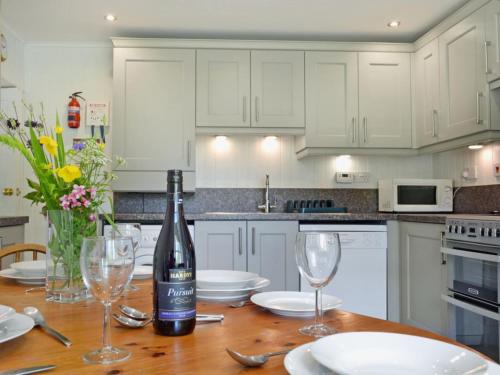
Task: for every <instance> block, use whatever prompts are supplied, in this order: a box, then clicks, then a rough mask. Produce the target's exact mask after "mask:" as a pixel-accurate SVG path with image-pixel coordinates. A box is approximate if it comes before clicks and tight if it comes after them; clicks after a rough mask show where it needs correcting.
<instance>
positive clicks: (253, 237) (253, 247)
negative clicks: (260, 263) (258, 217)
mask: <svg viewBox="0 0 500 375" xmlns="http://www.w3.org/2000/svg"><path fill="white" fill-rule="evenodd" d="M252 255H255V227H252Z"/></svg>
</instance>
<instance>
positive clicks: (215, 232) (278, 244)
mask: <svg viewBox="0 0 500 375" xmlns="http://www.w3.org/2000/svg"><path fill="white" fill-rule="evenodd" d="M298 228H299V225H298V222H296V221H248V222H247V221H196V222H195V236H194V237H195V250H196V264H197V269H224V270H241V271H245V270H246V271H249V272H255V273H258V274H259V275H260V276H262V277H265V278H268V279H269V280H271V285H270V286H269V287H268V288H267V289H266V290H296V291H298V290H299V272H298V269H297V266H296V263H295V254H294V246H295V237H296V235H297V232H298Z"/></svg>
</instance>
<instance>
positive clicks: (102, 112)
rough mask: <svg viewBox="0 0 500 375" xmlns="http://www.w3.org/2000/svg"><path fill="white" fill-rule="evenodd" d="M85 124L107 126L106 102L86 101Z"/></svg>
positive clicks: (107, 109)
mask: <svg viewBox="0 0 500 375" xmlns="http://www.w3.org/2000/svg"><path fill="white" fill-rule="evenodd" d="M87 126H109V105H108V103H106V102H91V101H88V102H87Z"/></svg>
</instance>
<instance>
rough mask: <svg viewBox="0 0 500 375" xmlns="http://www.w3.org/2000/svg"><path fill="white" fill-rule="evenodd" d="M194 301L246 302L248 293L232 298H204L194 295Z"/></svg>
mask: <svg viewBox="0 0 500 375" xmlns="http://www.w3.org/2000/svg"><path fill="white" fill-rule="evenodd" d="M196 299H197V300H201V301H207V302H210V301H211V302H236V301H244V300H248V293H245V294H240V295H234V296H222V297H219V296H204V295H200V294H198V293H196Z"/></svg>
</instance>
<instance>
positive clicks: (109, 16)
mask: <svg viewBox="0 0 500 375" xmlns="http://www.w3.org/2000/svg"><path fill="white" fill-rule="evenodd" d="M104 19H105V20H106V21H109V22H115V21H116V20H117V18H116V16H115V15H114V14H106V16H104Z"/></svg>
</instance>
